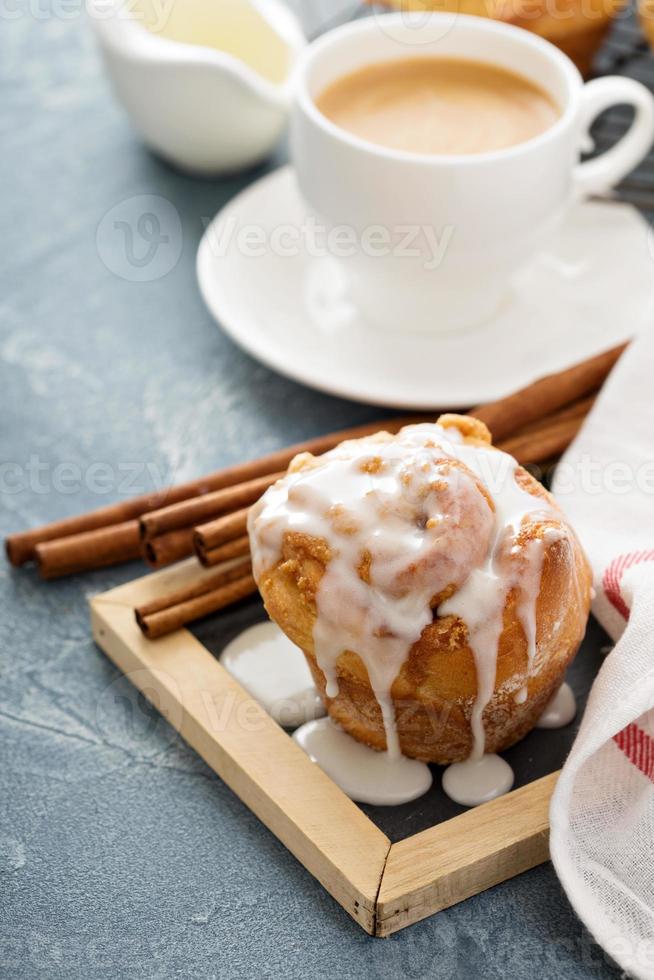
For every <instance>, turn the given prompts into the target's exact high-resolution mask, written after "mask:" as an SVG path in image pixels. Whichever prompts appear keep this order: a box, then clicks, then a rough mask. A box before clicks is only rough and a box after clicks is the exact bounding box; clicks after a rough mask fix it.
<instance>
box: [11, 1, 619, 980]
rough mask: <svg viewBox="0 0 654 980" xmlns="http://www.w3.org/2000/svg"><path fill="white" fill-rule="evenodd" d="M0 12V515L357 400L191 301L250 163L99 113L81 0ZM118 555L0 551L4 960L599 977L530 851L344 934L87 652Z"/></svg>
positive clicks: (55, 977)
mask: <svg viewBox="0 0 654 980" xmlns="http://www.w3.org/2000/svg"><path fill="white" fill-rule="evenodd" d="M6 6H7V9H6V11H5V16H4V17H3V23H2V24H1V25H0V28H1V31H2V36H1V38H0V51H1V57H0V73H1V75H2V83H3V84H2V98H1V99H0V129H1V132H2V143H1V152H0V187H1V188H2V205H1V207H2V215H1V225H0V227H1V228H2V243H1V251H2V261H1V263H0V411H1V415H0V433H1V440H2V444H1V457H2V470H1V472H0V479H1V482H2V486H1V489H2V511H1V516H0V531H1V532H2V533H3V534H5V533H7V532H9V531H11V530H14V529H17V528H21V527H23V526H25V525H30V524H36V523H40V522H43V521H46V520H50V519H53V518H56V517H58V516H63V515H66V514H72V513H75V512H78V511H80V510H83V509H85V508H90V507H92V506H95V505H97V504H100V503H102V502H104V501H108V500H111V499H115V498H117V497H119V496H120V495H121V494H127V493H133V492H135V491H136V490H137V489H146V488H148V487H151V486H153V485H155V484H160V483H162V482H163V481H164V480H165V479H166V478H168V477H170V476H173V477H174V478H175V479H183V478H184V477H188V476H191V475H194V474H199V473H202V472H205V471H207V470H210V469H212V468H215V467H217V466H218V465H220V464H221V463H226V462H228V461H230V460H239V459H241V458H243V457H244V456H246V455H254V454H258V453H260V452H263V451H265V450H267V449H270V448H272V447H274V446H278V445H282V444H285V443H288V442H289V441H291V440H295V439H297V438H300V437H302V436H308V435H309V434H312V433H314V432H316V431H318V430H326V429H331V428H335V427H338V426H341V425H345V424H353V423H356V422H358V421H362V420H365V419H368V418H372V417H374V416H376V415H378V414H379V413H378V411H375V410H373V409H368V408H366V407H364V406H360V405H359V406H357V405H353V404H349V403H347V402H343V401H338V400H336V399H331V398H329V397H326V396H322V395H318V394H316V393H314V392H312V391H309V390H307V389H305V388H303V387H301V386H299V385H295V384H293V383H291V382H288V381H285V380H283V379H282V378H279V377H277V376H275V375H273V374H271V373H270V372H269V371H267V370H266V369H264V368H263V367H261V366H259V365H258V364H256V363H255V362H254V361H252V360H250V359H249V358H248V357H246V356H245V355H243V354H241V353H240V351H239V350H237V349H236V348H235V347H234V346H233V345H232V344H231V342H230V341H228V340H227V339H226V337H224V336H223V335H222V334H221V333H220V331H219V330H218V329H217V328H216V326H215V324H214V323H213V322H212V320H211V319H210V317H209V316H208V314H207V313H206V311H205V309H204V308H203V305H202V302H201V300H200V297H199V295H198V291H197V288H196V284H195V277H194V258H195V251H196V246H197V243H198V241H199V238H200V236H201V234H202V229H203V221H205V220H206V219H207V218H210V217H211V216H212V215H213V214H214V213H215V212H216V211H217V209H218V208H219V207H220V206H221V205H222V204H223V203H224V202H225V201H227V200H228V199H229V198H230V197H231V196H232V195H233V194H234V193H235V192H236V191H237V190H238V189H239V188H240V187H242V186H244V185H245V184H246V183H247V182H248V180H250V179H252V176H256V175H246V176H243V177H240V178H238V179H233V180H226V181H195V180H191V179H189V178H187V177H184V176H181V175H179V174H177V173H174V172H172V171H171V170H170V169H168V168H167V167H166V166H165V165H163V164H162V163H161V162H159V161H158V160H156V159H154V158H153V157H152V156H150V155H149V154H148V153H147V152H146V151H145V150H144V149H143V148H142V147H141V145H140V144H139V142H138V140H137V139H135V137H134V135H133V133H132V131H131V130H130V128H129V125H128V123H127V121H126V119H125V117H124V115H123V114H122V112H121V110H120V109H119V108H118V107H117V106H116V105H115V103H114V101H113V99H112V96H111V93H110V91H109V87H108V84H107V81H106V79H105V77H104V75H103V71H102V67H101V64H100V61H99V58H98V56H97V53H96V51H95V49H94V46H93V43H92V38H91V36H90V32H89V30H88V26H87V25H86V24H85V22H84V17H83V16H82V15H81V14H80V11H79V8H78V7H76V6H75V4H74V3H73V4H72V5H70V4H69V5H68V7H66V10H67V11H68V13H67V14H66V16H64V15H63V14H62V10H63V9H64V8H63V7H62V8H58V7H56V6H54V5H50V4H48V3H47V2H46V0H42V6H40V7H39V6H38V5H37V4H36V0H30V2H27V0H26V3H25V5H24V6H22V7H19V8H15V7H14V6H13V5H6ZM9 10H11V11H12V14H11V16H8V15H7V11H9ZM15 10H18V14H17V15H14V13H13V11H15ZM280 159H281V156H280ZM142 195H156V196H158V197H162V198H164V199H165V200H166V201H167V202H169V203H170V205H171V208H172V213H173V214H177V215H178V216H179V220H180V226H179V228H178V229H177V230H175V228H174V227H173V229H172V234H171V236H169V238H170V240H169V242H168V243H167V245H166V247H165V248H164V246H163V245H162V246H161V248H162V251H161V252H160V253H159V255H160V258H161V263H162V264H161V266H157V262H159V260H160V259H159V258H157V260H156V262H154V261H153V263H152V264H150V265H149V264H148V263H145V266H144V265H139V264H138V261H139V260H140V259H142V258H143V256H144V254H145V252H146V250H147V248H148V247H149V246H148V241H147V238H148V235H150V237H152V236H151V231H152V229H150V230H148V229H147V228H146V229H144V232H143V236H141V237H142V238H143V241H140V240H139V237H138V229H137V228H136V226H135V225H134V221H135V219H136V216H137V215H138V214H139V213H140V212H142V210H143V207H142V201H140V200H139V199H140V198H141V196H142ZM168 213H170V212H168ZM107 216H108V217H107ZM120 221H126V222H127V224H130V222H132V228H133V231H134V233H135V234H136V238H135V239H134V241H133V242H132V247H133V252H132V259H134V258H136V263H135V262H134V261H130V259H129V254H130V253H129V252H128V251H126V248H127V239H126V237H125V233H124V228H125V226H124V225H123V226H116V225H115V223H114V222H120ZM173 224H174V222H173ZM120 227H122V228H123V231H121V230H120ZM164 230H165V229H164ZM168 266H171V267H170V268H168ZM148 270H150V271H148ZM157 270H158V271H157ZM162 270H163V272H162ZM164 273H165V274H164ZM155 274H156V275H157V276H158V278H152V276H154V275H155ZM139 278H140V279H141V280H143V279H144V280H145V281H137V280H138V279H139ZM140 572H141V569H140V568H139V567H137V566H131V567H124V568H119V569H115V570H109V571H105V572H98V573H95V574H92V575H88V576H86V577H79V578H73V579H70V580H67V581H63V582H58V583H52V584H49V585H44V584H43V583H41V582H39V581H38V580H37V578H36V576H35V575H34V574H33V572H31V571H21V572H13V571H11V570H9V569H8V568H7V567H5V566H4V565H0V589H1V609H2V617H1V619H0V638H1V649H0V976H1V977H2V978H12V980H35V978H42V977H47V978H52V980H59V978H62V980H63V978H66V980H77V978H80V980H100V978H107V980H109V978H111V980H114V978H144V980H169V978H170V980H172V978H174V977H183V978H197V980H211V978H221V980H222V978H230V980H231V978H234V980H236V978H258V977H275V978H294V977H298V978H299V977H325V978H327V977H339V978H342V980H346V978H353V980H354V978H356V980H361V978H366V980H367V978H377V977H401V976H407V977H412V978H419V977H430V978H462V980H468V978H473V977H483V978H487V980H491V978H503V977H516V978H522V977H532V976H538V977H540V978H541V980H550V978H552V980H554V978H557V980H567V978H570V980H572V978H575V980H577V978H586V977H608V976H612V975H615V974H614V970H613V968H612V967H611V966H609V965H608V964H607V962H606V959H605V957H604V956H603V954H602V952H601V951H600V950H599V949H598V948H597V947H596V946H595V945H593V943H592V942H591V940H590V938H589V937H588V935H587V934H586V933H585V932H584V930H583V929H582V928H581V926H580V924H579V923H578V921H577V920H576V919H575V917H574V915H573V914H572V912H571V910H570V908H569V905H568V903H567V901H566V899H565V897H564V896H563V894H562V892H561V888H560V886H559V884H558V882H557V880H556V878H555V876H554V873H553V871H552V869H551V867H549V866H546V867H542V868H539V869H537V870H535V871H533V872H531V873H529V874H526V875H523V876H522V877H520V878H517V879H515V880H513V881H510V882H508V883H507V884H505V885H503V886H501V887H498V888H495V889H493V890H491V891H489V892H487V893H485V894H483V895H481V896H479V897H478V898H475V899H473V900H471V901H468V902H466V903H464V904H462V905H460V906H458V907H456V908H453V909H451V910H449V911H447V912H444V913H442V914H441V915H439V916H437V917H435V918H432V919H431V920H429V921H427V922H425V923H422V924H420V925H418V926H415V927H414V928H411V929H409V930H407V931H406V932H403V933H401V934H399V935H397V936H394V937H393V938H391V939H389V940H386V941H380V940H372V939H370V938H368V937H366V936H365V935H364V934H363V933H362V932H361V931H360V930H359V929H358V927H357V926H356V925H355V924H353V923H352V922H351V921H350V920H349V919H348V917H347V916H346V915H345V914H344V913H343V912H342V911H341V909H340V908H339V907H338V906H337V905H336V904H335V903H334V902H333V901H332V900H331V899H330V898H329V896H327V895H326V893H325V892H324V891H323V890H322V889H321V887H320V886H319V885H318V884H317V883H316V882H315V881H314V880H313V879H312V878H311V877H310V876H309V875H308V874H307V873H306V872H305V871H304V869H303V868H302V867H300V866H299V865H298V864H297V862H296V861H295V860H294V859H293V858H292V857H291V856H290V855H289V854H288V853H287V852H286V851H285V849H284V848H283V847H282V846H281V845H280V844H279V843H278V842H277V841H276V840H275V839H274V838H273V837H272V836H271V835H270V834H269V833H268V832H267V831H266V830H265V829H264V828H263V827H262V826H261V825H260V824H259V823H258V821H257V820H256V819H255V818H254V817H253V816H252V815H251V814H250V813H249V812H248V811H247V809H246V808H245V807H244V806H243V805H242V804H241V803H240V802H239V801H238V800H237V799H236V798H235V797H234V796H233V795H232V793H231V792H230V791H229V790H228V789H227V788H226V787H225V786H224V785H223V784H222V782H221V781H220V780H219V779H217V778H216V777H215V776H214V775H213V774H212V773H211V772H210V771H209V770H208V769H207V768H206V767H205V766H204V765H203V764H202V763H201V762H200V761H199V760H198V759H197V758H196V757H195V755H194V754H193V753H192V752H191V751H190V750H189V749H188V748H187V747H186V746H185V745H184V744H183V743H181V742H180V741H179V740H178V739H177V738H176V737H175V735H174V733H172V731H171V730H170V729H168V728H167V727H166V726H165V724H164V723H163V722H161V721H159V720H158V719H157V718H156V717H155V716H153V715H151V714H150V713H149V712H148V711H146V710H144V709H143V708H142V706H139V705H138V704H137V703H136V702H135V700H134V696H133V694H132V692H131V691H130V690H129V689H128V688H127V686H126V685H125V683H124V682H123V681H121V680H120V679H119V678H118V676H117V672H116V671H115V669H114V668H113V667H112V666H111V665H110V664H109V662H108V661H107V660H106V659H105V658H104V657H103V655H102V654H101V653H100V652H99V651H98V650H97V649H96V648H95V647H94V645H93V643H92V642H91V640H90V637H89V628H88V615H87V606H86V602H87V599H88V597H89V596H90V595H92V594H94V593H96V592H99V591H104V590H105V589H107V588H109V587H110V586H112V585H115V584H117V583H119V582H123V581H127V580H128V579H129V578H131V577H134V575H135V574H140Z"/></svg>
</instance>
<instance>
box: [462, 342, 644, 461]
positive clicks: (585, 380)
mask: <svg viewBox="0 0 654 980" xmlns="http://www.w3.org/2000/svg"><path fill="white" fill-rule="evenodd" d="M626 346H627V345H626V344H620V345H619V346H618V347H613V348H611V350H608V351H605V352H604V353H603V354H598V355H597V356H596V357H591V358H589V359H588V360H586V361H582V362H581V364H575V365H574V366H573V367H571V368H568V369H567V370H566V371H560V372H559V373H558V374H549V375H547V376H546V377H544V378H541V379H540V380H539V381H535V382H534V383H533V384H531V385H527V387H526V388H522V389H521V390H520V391H517V392H515V394H513V395H509V396H508V397H507V398H501V399H500V400H499V401H496V402H491V403H490V404H488V405H480V406H478V407H477V408H474V409H473V410H472V411H471V413H470V414H471V415H474V416H476V417H477V418H478V419H481V421H482V422H485V423H486V425H487V426H488V428H489V429H490V431H491V433H492V436H493V441H494V442H495V443H496V444H497V443H498V442H499V441H500V440H501V439H504V438H505V437H506V436H508V435H511V433H513V432H515V431H516V430H517V429H518V427H522V426H525V425H528V424H529V423H530V422H534V421H536V420H537V419H542V418H544V417H545V416H547V415H550V414H551V413H552V412H555V411H556V410H557V409H559V408H563V407H564V406H566V405H569V404H570V402H573V401H576V400H577V399H579V398H583V397H584V396H585V395H588V394H589V393H590V392H592V391H595V390H596V389H597V388H600V387H601V386H602V384H603V382H604V381H605V379H606V377H607V375H608V374H609V372H610V371H611V369H612V368H613V366H614V364H615V363H616V361H617V360H618V358H619V357H620V355H621V354H622V352H623V351H624V349H625V348H626Z"/></svg>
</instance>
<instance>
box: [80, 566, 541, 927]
mask: <svg viewBox="0 0 654 980" xmlns="http://www.w3.org/2000/svg"><path fill="white" fill-rule="evenodd" d="M209 574H211V572H210V571H209V572H205V571H204V570H200V569H199V567H198V565H197V563H195V561H189V562H184V563H182V564H180V565H177V566H175V567H173V568H170V569H165V570H164V571H162V572H155V573H153V574H151V575H146V576H144V577H143V578H140V579H136V580H135V581H133V582H129V583H127V584H126V585H122V586H119V587H118V588H115V589H112V590H111V591H110V592H105V593H103V594H101V595H98V596H96V597H95V598H93V599H92V600H91V602H90V606H91V619H92V625H93V636H94V639H95V641H96V643H97V644H98V646H99V647H100V648H101V649H102V650H103V651H104V652H105V653H106V654H107V655H108V656H109V657H110V658H111V660H113V662H114V663H115V664H116V665H117V666H118V667H119V669H120V670H121V671H122V672H123V673H124V674H125V675H126V677H127V678H128V679H129V680H130V681H131V682H132V683H133V684H135V686H136V687H137V688H138V689H139V690H141V691H142V693H143V694H144V695H145V697H146V698H147V699H148V700H149V701H151V702H152V704H154V706H155V707H156V708H157V709H158V710H159V711H160V712H161V713H162V714H163V716H164V717H165V718H166V719H167V720H168V721H169V722H170V724H172V725H173V727H174V728H176V729H177V731H179V733H180V734H181V735H182V737H183V738H184V739H185V740H186V741H187V742H188V743H189V745H191V746H192V748H194V749H195V751H196V752H197V753H198V754H199V755H200V756H201V757H202V758H203V759H204V761H205V762H206V763H207V765H208V766H209V767H210V768H211V769H213V771H214V772H215V773H217V774H218V776H220V778H221V779H223V780H224V781H225V782H226V783H227V785H228V786H229V787H230V788H231V789H232V790H233V791H234V792H235V793H236V794H237V796H239V797H240V799H241V800H243V802H244V803H245V804H246V806H248V807H249V808H250V809H251V810H252V812H253V813H255V814H256V815H257V816H258V817H259V819H260V820H261V821H262V822H263V823H264V824H265V825H266V827H268V829H269V830H271V831H272V833H273V834H275V835H276V836H277V837H278V838H279V840H280V841H282V843H283V844H284V845H285V846H286V847H287V848H288V849H289V851H291V853H292V854H294V855H295V857H296V858H297V859H298V861H300V862H301V863H302V864H303V865H304V867H305V868H306V869H307V870H308V871H309V872H310V873H311V874H312V875H313V876H314V877H315V878H317V879H318V881H320V883H321V884H322V885H323V886H324V887H325V888H326V889H327V891H328V892H329V894H330V895H332V896H333V897H334V898H335V899H336V901H337V902H339V903H340V904H341V905H342V906H343V908H344V909H345V910H346V912H348V913H349V914H350V915H351V916H352V918H353V919H355V920H356V921H357V922H358V923H359V925H360V926H361V927H362V928H363V929H364V930H365V931H366V932H367V933H369V934H370V935H374V936H389V935H391V933H394V932H397V931H398V930H399V929H404V928H405V927H406V926H409V925H411V924H412V923H414V922H418V921H419V920H420V919H424V918H426V917H427V916H429V915H432V914H433V913H435V912H439V911H440V910H441V909H445V908H448V907H449V906H451V905H454V904H456V903H457V902H460V901H462V900H463V899H465V898H469V897H471V896H472V895H476V894H478V893H479V892H481V891H484V890H485V889H486V888H490V887H491V886H493V885H497V884H499V883H500V882H502V881H506V880H507V879H508V878H511V877H513V876H514V875H517V874H520V873H521V872H523V871H527V870H528V869H529V868H533V867H535V866H536V865H538V864H541V863H542V862H543V861H546V860H547V859H548V857H549V849H548V836H549V834H548V831H549V820H548V812H549V803H550V797H551V795H552V791H553V789H554V785H555V782H556V779H557V776H558V773H552V774H551V775H549V776H545V777H543V778H542V779H538V780H535V781H534V782H532V783H530V784H528V785H527V786H523V787H521V788H520V789H517V790H514V791H513V792H511V793H508V794H507V795H506V796H503V797H500V798H499V799H497V800H493V801H492V802H490V803H485V804H484V805H483V806H480V807H477V808H476V809H473V810H468V811H467V812H466V813H463V814H462V815H461V816H458V817H454V818H452V819H450V820H447V821H445V822H443V823H440V824H438V825H436V826H434V827H431V828H430V829H428V830H424V831H422V832H421V833H418V834H415V835H413V836H412V837H408V838H406V839H405V840H402V841H399V842H398V843H395V844H391V842H390V840H389V839H388V837H386V835H385V834H383V833H382V831H381V830H380V829H379V828H378V827H377V826H376V825H375V824H374V823H373V822H372V821H371V820H370V819H369V818H368V817H367V816H366V815H365V814H364V813H363V811H362V810H360V809H359V807H358V806H357V805H356V804H355V803H353V802H352V801H351V800H350V799H349V798H348V797H347V796H346V795H345V794H344V793H343V792H342V791H341V790H340V789H339V788H338V786H336V784H335V783H334V782H332V780H331V779H330V778H329V777H328V776H326V775H325V773H323V772H322V771H321V770H320V769H319V768H318V766H316V765H315V764H314V763H313V762H311V760H310V759H309V758H308V756H307V755H306V754H305V753H304V752H303V751H302V749H300V748H299V746H298V745H297V744H296V743H295V742H294V741H293V740H292V739H291V738H290V737H289V736H288V734H287V733H286V732H285V731H284V730H283V729H282V728H280V727H279V726H278V725H277V724H276V723H275V722H274V721H273V720H272V719H271V718H270V717H269V716H268V715H267V714H266V713H265V712H264V711H263V709H262V708H260V707H259V705H258V704H257V703H256V702H255V701H253V699H252V698H251V697H250V695H248V694H247V692H246V691H244V690H243V688H242V687H240V685H239V684H237V683H236V681H235V680H234V679H233V678H232V677H231V675H230V674H228V673H227V671H226V670H224V668H223V667H222V666H221V665H220V663H219V662H218V660H217V659H216V657H215V656H214V655H213V654H212V653H210V651H209V650H207V649H206V647H204V646H203V645H202V644H201V643H200V642H199V641H198V640H197V639H196V638H195V637H194V636H193V635H192V634H191V633H190V632H189V631H188V630H185V629H182V630H179V631H177V632H176V633H173V634H171V635H170V636H167V637H163V638H162V639H159V640H155V641H149V640H146V639H145V637H144V636H143V634H142V633H141V631H140V629H139V628H138V626H137V625H136V621H135V618H134V607H135V606H137V605H139V604H141V603H144V602H148V601H150V600H152V599H155V598H156V597H157V596H158V595H160V594H161V593H162V591H164V590H165V591H172V590H173V589H175V588H181V587H183V586H184V585H189V584H190V583H191V582H195V581H198V580H200V579H201V578H202V577H203V576H205V575H209Z"/></svg>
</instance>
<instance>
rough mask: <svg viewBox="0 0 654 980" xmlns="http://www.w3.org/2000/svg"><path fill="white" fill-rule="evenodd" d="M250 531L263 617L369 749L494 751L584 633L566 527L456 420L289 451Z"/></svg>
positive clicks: (424, 755)
mask: <svg viewBox="0 0 654 980" xmlns="http://www.w3.org/2000/svg"><path fill="white" fill-rule="evenodd" d="M249 533H250V542H251V549H252V555H253V563H254V574H255V578H256V580H257V583H258V586H259V589H260V591H261V594H262V596H263V599H264V602H265V605H266V609H267V610H268V613H269V614H270V616H271V618H272V619H273V620H274V621H275V622H276V623H277V624H278V625H279V626H280V628H281V629H282V630H283V631H284V632H285V633H286V634H287V635H288V636H289V637H290V639H291V640H292V641H293V642H294V643H296V644H297V645H298V646H299V647H300V648H301V649H302V650H303V651H304V653H305V656H306V658H307V661H308V664H309V667H310V668H311V672H312V674H313V677H314V680H315V682H316V684H317V686H318V688H319V690H320V692H321V695H322V696H323V699H324V701H325V704H326V706H327V710H328V712H329V715H330V716H331V717H332V718H333V719H334V720H335V721H336V722H338V723H339V724H340V725H341V726H342V727H343V728H344V729H345V730H346V731H347V732H349V733H350V734H351V735H353V736H354V738H356V739H358V740H359V741H361V742H364V743H366V744H367V745H370V746H372V747H373V748H376V749H385V748H387V747H388V749H389V751H390V752H391V753H393V752H395V753H397V752H398V751H401V752H402V753H403V754H405V755H407V756H412V757H414V758H416V759H421V760H424V761H426V762H438V763H449V762H454V761H460V760H463V759H466V758H468V757H470V756H471V755H472V756H480V755H481V754H483V753H484V752H497V751H501V750H503V749H506V748H507V747H508V746H510V745H512V744H513V743H514V742H516V741H517V740H518V739H520V738H522V737H523V736H524V735H525V734H526V733H527V732H528V731H529V730H530V729H531V728H532V727H533V725H534V724H535V723H536V721H537V720H538V717H539V715H540V714H541V713H542V711H543V710H544V708H545V707H546V705H547V703H548V701H549V700H550V698H551V697H552V696H553V694H554V693H555V692H556V690H557V689H558V687H559V686H560V684H561V683H562V681H563V676H564V673H565V670H566V668H567V666H568V664H569V663H570V661H571V660H572V658H573V657H574V655H575V652H576V650H577V648H578V646H579V643H580V641H581V639H582V637H583V634H584V630H585V626H586V620H587V617H588V611H589V606H590V590H591V576H590V571H589V568H588V564H587V561H586V559H585V557H584V554H583V552H582V550H581V547H580V545H579V543H578V541H577V538H576V537H575V535H574V532H573V531H572V530H571V528H570V527H569V525H568V524H567V522H566V520H565V517H564V516H563V514H562V512H561V511H560V509H559V508H558V506H557V504H556V503H555V502H554V500H553V499H552V498H551V496H550V495H549V494H548V493H547V491H546V490H545V489H544V488H543V487H542V486H541V485H540V484H539V483H538V482H537V481H536V480H534V479H533V478H532V477H531V476H530V475H529V474H528V473H527V472H526V471H525V470H524V469H522V468H521V467H519V466H518V464H517V463H516V462H515V460H514V459H513V458H512V457H511V456H508V455H507V454H506V453H503V452H500V451H499V450H497V449H494V448H493V447H492V446H491V443H490V435H489V433H488V430H487V429H486V426H485V425H484V424H483V423H482V422H479V421H478V420H476V419H472V418H470V417H467V416H465V417H464V416H457V415H445V416H441V418H440V419H439V421H438V423H437V424H431V423H430V424H423V425H413V426H407V427H406V428H404V429H402V430H401V431H400V432H399V433H398V434H397V435H396V436H392V435H390V434H389V433H385V432H380V433H378V434H377V435H375V436H372V437H368V438H365V439H359V440H351V441H348V442H344V443H342V444H341V445H340V446H338V447H336V449H334V450H331V451H330V452H328V453H325V455H324V456H319V457H314V456H312V455H310V454H308V453H305V454H302V455H300V456H298V457H296V458H295V460H293V462H292V463H291V466H290V467H289V472H288V474H287V475H286V476H285V477H284V478H283V479H282V480H280V481H278V482H277V483H276V484H275V485H274V486H273V487H271V488H270V489H269V490H268V491H267V492H266V493H265V494H264V496H263V497H262V498H261V500H260V501H259V502H258V503H257V504H256V505H255V506H254V507H253V508H252V509H251V512H250V519H249Z"/></svg>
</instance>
